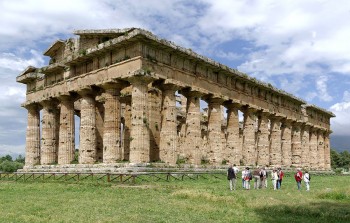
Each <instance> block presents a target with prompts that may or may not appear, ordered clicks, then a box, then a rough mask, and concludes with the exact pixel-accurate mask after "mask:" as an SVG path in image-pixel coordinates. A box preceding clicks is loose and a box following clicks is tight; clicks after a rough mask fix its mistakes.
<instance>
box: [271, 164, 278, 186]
mask: <svg viewBox="0 0 350 223" xmlns="http://www.w3.org/2000/svg"><path fill="white" fill-rule="evenodd" d="M277 179H278V175H277V170H276V169H275V168H273V170H272V173H271V180H272V185H273V190H276V189H277Z"/></svg>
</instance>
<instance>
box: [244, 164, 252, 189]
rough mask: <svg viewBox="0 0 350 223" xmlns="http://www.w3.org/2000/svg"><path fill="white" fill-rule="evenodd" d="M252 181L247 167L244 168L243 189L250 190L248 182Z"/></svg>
mask: <svg viewBox="0 0 350 223" xmlns="http://www.w3.org/2000/svg"><path fill="white" fill-rule="evenodd" d="M251 179H252V174H251V173H250V170H249V167H246V168H245V174H244V188H245V189H246V190H250V180H251Z"/></svg>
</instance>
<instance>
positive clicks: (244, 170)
mask: <svg viewBox="0 0 350 223" xmlns="http://www.w3.org/2000/svg"><path fill="white" fill-rule="evenodd" d="M246 172H247V168H245V169H243V170H242V188H243V189H245V176H246Z"/></svg>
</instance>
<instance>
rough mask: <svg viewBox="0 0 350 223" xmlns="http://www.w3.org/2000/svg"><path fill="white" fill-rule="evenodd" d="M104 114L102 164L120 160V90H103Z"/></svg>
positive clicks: (112, 88)
mask: <svg viewBox="0 0 350 223" xmlns="http://www.w3.org/2000/svg"><path fill="white" fill-rule="evenodd" d="M104 97H105V103H104V108H105V113H104V126H103V162H104V163H114V162H116V161H117V160H121V159H123V158H122V150H121V142H120V139H121V138H120V137H121V135H120V134H121V128H120V126H121V123H120V122H121V107H120V88H118V87H117V86H110V87H108V88H107V87H106V88H105V93H104Z"/></svg>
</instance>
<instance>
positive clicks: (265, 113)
mask: <svg viewBox="0 0 350 223" xmlns="http://www.w3.org/2000/svg"><path fill="white" fill-rule="evenodd" d="M257 114H258V115H259V116H263V117H267V118H269V117H270V116H271V115H272V114H271V112H269V111H268V110H266V109H262V110H260V111H258V112H257Z"/></svg>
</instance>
